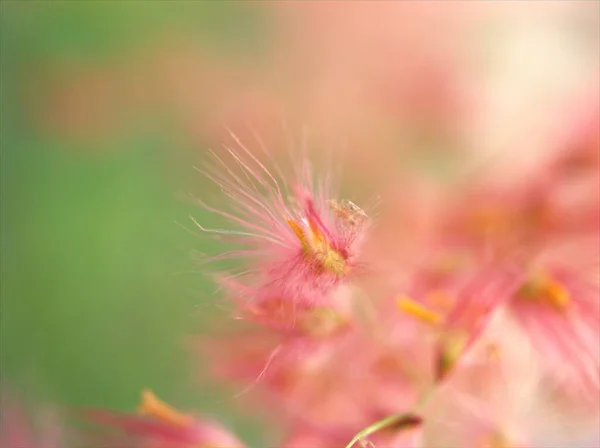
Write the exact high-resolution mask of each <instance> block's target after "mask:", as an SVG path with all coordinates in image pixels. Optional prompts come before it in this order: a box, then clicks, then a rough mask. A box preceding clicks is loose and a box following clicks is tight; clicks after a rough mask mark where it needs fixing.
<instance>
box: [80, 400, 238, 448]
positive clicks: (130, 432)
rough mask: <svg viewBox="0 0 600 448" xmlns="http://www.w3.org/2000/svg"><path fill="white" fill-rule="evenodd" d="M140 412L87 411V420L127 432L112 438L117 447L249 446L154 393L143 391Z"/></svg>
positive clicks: (188, 447) (214, 424)
mask: <svg viewBox="0 0 600 448" xmlns="http://www.w3.org/2000/svg"><path fill="white" fill-rule="evenodd" d="M138 411H139V413H140V415H139V416H135V415H128V414H118V413H114V412H107V411H99V410H93V411H88V412H87V417H88V418H89V419H90V420H92V421H94V422H96V423H100V424H102V425H105V426H107V427H113V428H117V429H119V430H121V431H122V432H123V433H124V434H123V435H116V436H114V437H113V438H112V439H110V440H112V442H110V443H114V444H115V446H123V444H124V443H127V444H128V445H127V446H131V447H136V448H195V447H198V446H200V447H219V448H245V444H243V443H242V442H241V441H240V440H239V439H237V438H236V437H235V436H233V435H232V434H231V433H230V432H229V431H228V430H227V429H225V428H224V427H223V426H221V425H220V424H219V423H217V422H214V421H212V420H210V419H206V418H203V417H195V416H193V415H191V414H184V413H182V412H180V411H178V410H177V409H175V408H173V407H172V406H170V405H168V404H167V403H164V402H163V401H161V400H159V399H158V398H157V397H156V396H155V395H154V394H153V393H152V392H151V391H148V390H145V391H144V392H143V394H142V403H141V405H140V407H139V410H138ZM108 446H110V444H109V445H108Z"/></svg>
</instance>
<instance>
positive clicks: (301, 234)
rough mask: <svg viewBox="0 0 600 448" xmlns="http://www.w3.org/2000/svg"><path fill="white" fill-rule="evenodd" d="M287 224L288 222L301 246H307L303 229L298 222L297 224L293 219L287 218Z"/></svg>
mask: <svg viewBox="0 0 600 448" xmlns="http://www.w3.org/2000/svg"><path fill="white" fill-rule="evenodd" d="M287 224H288V226H290V229H292V231H293V232H294V233H295V234H296V238H298V240H300V243H301V244H302V247H304V248H306V247H308V244H307V241H306V235H305V234H304V230H303V229H302V227H300V224H298V223H297V222H296V221H294V220H293V219H288V220H287Z"/></svg>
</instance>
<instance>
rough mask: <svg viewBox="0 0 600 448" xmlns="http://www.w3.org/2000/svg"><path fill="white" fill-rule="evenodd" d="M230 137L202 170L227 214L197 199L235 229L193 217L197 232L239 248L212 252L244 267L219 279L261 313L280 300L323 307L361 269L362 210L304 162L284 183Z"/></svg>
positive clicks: (290, 305) (292, 305)
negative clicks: (225, 202) (229, 143)
mask: <svg viewBox="0 0 600 448" xmlns="http://www.w3.org/2000/svg"><path fill="white" fill-rule="evenodd" d="M231 137H232V139H233V141H234V143H235V144H236V145H237V149H232V148H230V147H229V146H224V149H225V154H224V155H222V156H220V155H217V154H216V153H215V152H213V156H214V160H215V162H216V163H215V165H214V166H212V167H211V168H209V170H208V172H207V173H205V174H206V175H207V176H208V177H209V178H210V179H211V180H212V181H214V182H215V183H216V184H217V185H218V186H219V187H220V189H221V190H222V191H223V193H224V194H225V196H227V197H228V198H229V199H230V200H231V207H232V209H233V211H232V212H228V211H224V210H219V209H215V208H213V207H211V206H209V205H207V204H205V202H204V201H198V202H199V204H200V205H202V206H204V207H205V208H206V209H207V210H209V211H211V212H213V213H216V214H217V215H220V216H222V217H224V218H226V219H227V220H229V221H230V222H231V223H233V224H234V225H235V226H236V227H237V229H234V230H221V229H207V228H205V227H204V226H202V224H200V223H198V222H196V221H194V222H195V223H196V225H197V226H198V227H199V228H200V229H201V230H203V231H207V232H211V233H214V234H216V235H218V236H219V237H220V238H222V239H226V240H229V241H231V242H234V243H236V244H238V245H241V246H242V249H239V250H234V251H232V252H229V253H225V254H222V255H220V256H217V257H216V259H236V260H238V261H239V260H244V263H243V266H242V272H241V273H237V274H236V275H235V276H230V277H226V276H223V277H224V278H222V279H221V282H222V284H224V285H226V286H228V287H229V288H230V289H233V290H234V294H235V293H236V292H235V289H238V291H237V293H238V294H239V295H241V296H244V297H246V298H248V299H249V300H250V301H251V302H254V306H257V307H259V308H261V307H262V308H263V311H264V310H265V309H267V308H269V307H272V306H271V305H270V304H266V305H265V304H262V303H260V302H261V301H263V300H266V301H267V302H269V303H273V301H274V300H275V301H277V300H280V301H281V307H282V308H283V309H294V308H295V307H296V306H299V307H302V306H309V307H311V306H320V305H327V304H328V301H329V299H330V297H331V292H332V291H334V290H335V288H336V287H337V286H339V285H341V284H343V283H344V281H345V280H346V279H347V278H348V276H349V275H350V274H351V273H352V271H353V270H354V269H356V268H357V267H358V266H359V264H358V254H359V246H360V243H361V241H362V239H363V236H364V233H365V230H366V226H367V221H368V218H367V215H366V213H365V212H364V211H363V210H362V209H360V208H359V207H358V206H356V205H355V204H354V203H352V202H351V201H348V200H337V199H334V198H332V196H333V193H332V188H331V179H330V178H326V179H324V180H323V181H321V182H314V181H313V179H312V174H311V169H310V166H309V164H308V161H307V160H304V161H303V162H302V163H301V164H300V166H299V167H296V168H297V170H296V171H297V172H296V176H295V177H296V180H295V181H294V183H293V184H292V185H291V186H290V185H289V183H288V182H287V181H286V177H285V176H284V174H283V172H282V170H281V169H280V168H279V167H278V166H275V167H274V168H273V170H272V171H271V170H269V169H268V168H267V165H266V164H265V163H263V162H261V161H260V160H259V158H258V157H257V156H255V155H254V154H253V153H252V152H251V151H250V150H249V149H248V148H247V147H246V146H244V145H243V144H242V142H241V141H240V140H239V139H238V138H237V137H236V136H235V135H233V134H231ZM257 141H258V142H259V144H260V146H261V148H262V150H263V151H264V152H266V149H265V148H264V145H262V142H261V141H260V139H258V137H257ZM226 157H228V158H229V161H226V160H225V158H226ZM290 192H291V193H290ZM233 278H235V281H232V279H233Z"/></svg>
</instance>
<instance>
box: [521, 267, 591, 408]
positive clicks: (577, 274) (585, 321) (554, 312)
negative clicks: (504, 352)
mask: <svg viewBox="0 0 600 448" xmlns="http://www.w3.org/2000/svg"><path fill="white" fill-rule="evenodd" d="M583 273H584V271H583V270H582V269H577V268H575V266H573V265H572V263H570V265H569V266H567V265H565V263H564V262H563V263H553V264H546V265H545V266H543V267H541V266H538V267H534V268H532V270H531V273H530V274H529V275H528V277H527V278H526V280H525V281H524V282H523V283H522V285H521V287H520V289H519V290H518V291H517V292H516V293H515V294H514V297H513V299H512V300H511V302H510V309H511V311H512V313H513V315H514V316H515V318H516V319H517V321H518V322H519V323H520V325H521V326H522V328H523V329H524V330H525V332H526V334H527V335H528V336H529V337H530V338H531V341H532V343H533V344H534V346H535V347H536V349H537V351H538V356H539V357H540V362H541V363H542V364H543V365H544V367H545V368H546V372H547V373H548V375H549V376H550V377H551V378H553V380H554V381H555V382H556V383H557V384H559V385H560V386H561V388H562V389H564V390H565V391H567V392H569V394H571V395H572V394H577V395H578V396H579V398H580V399H581V398H583V399H585V400H592V401H593V402H596V403H598V402H599V399H598V394H599V392H600V298H599V297H600V289H599V286H598V282H597V281H596V282H594V281H593V280H591V279H589V278H587V277H586V276H585V275H583Z"/></svg>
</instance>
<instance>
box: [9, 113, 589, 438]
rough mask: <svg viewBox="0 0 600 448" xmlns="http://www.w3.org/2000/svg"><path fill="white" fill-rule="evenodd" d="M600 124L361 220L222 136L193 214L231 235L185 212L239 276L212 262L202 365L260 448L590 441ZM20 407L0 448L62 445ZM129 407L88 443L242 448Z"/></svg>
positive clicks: (309, 182)
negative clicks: (231, 388) (212, 218)
mask: <svg viewBox="0 0 600 448" xmlns="http://www.w3.org/2000/svg"><path fill="white" fill-rule="evenodd" d="M597 113H598V111H597V110H595V111H594V113H592V114H591V116H592V119H591V120H590V119H585V120H581V123H583V124H582V125H581V126H580V127H578V128H577V132H574V133H572V134H570V135H569V138H565V139H564V141H563V145H562V147H561V150H560V151H557V152H556V153H555V154H554V155H553V156H552V157H549V158H548V159H547V161H545V162H543V163H540V164H539V166H538V168H537V170H536V171H535V172H533V173H532V172H529V173H528V175H527V176H520V175H515V176H512V177H510V178H509V179H507V178H506V177H503V176H500V177H501V181H498V179H497V178H496V176H495V175H493V174H491V173H490V172H489V171H487V170H485V169H483V170H482V171H481V172H479V173H476V174H471V175H469V176H465V177H464V178H463V179H461V180H460V181H458V182H457V181H448V180H439V179H437V180H435V181H433V182H432V181H431V180H430V179H422V178H420V176H419V175H413V176H412V177H407V178H406V180H405V182H404V183H403V188H402V189H401V190H400V191H398V190H396V189H391V191H388V192H383V193H382V194H381V196H380V199H379V201H378V202H374V201H372V203H369V204H367V205H366V206H365V205H357V204H356V203H355V202H354V201H351V200H349V199H345V198H344V197H341V198H340V197H339V196H338V193H337V190H336V188H335V187H334V185H335V181H336V179H334V178H333V175H331V174H330V172H331V170H330V169H328V168H324V169H323V171H324V172H325V173H328V174H326V175H325V176H321V177H319V176H316V175H315V171H316V170H314V169H313V168H312V167H311V165H310V163H309V160H308V156H307V151H302V155H301V160H300V162H298V163H294V164H292V167H293V170H291V171H290V172H288V171H287V170H286V167H285V166H282V165H281V164H278V163H277V162H276V160H275V157H274V155H273V154H270V153H269V151H268V149H267V148H266V147H265V145H263V144H262V141H261V140H260V138H259V137H258V136H256V140H255V141H256V143H257V144H256V145H254V146H256V148H254V149H250V147H249V145H248V144H246V143H244V142H243V141H241V140H240V139H239V138H238V137H237V136H236V135H235V134H233V133H231V134H230V142H229V143H227V144H225V145H223V150H222V151H221V152H213V153H212V155H213V162H214V163H213V164H212V165H211V166H208V167H207V168H206V169H205V170H203V172H204V174H205V175H206V176H207V177H208V178H209V179H211V180H212V181H213V182H214V183H215V184H216V185H218V187H219V188H220V190H221V192H222V194H223V195H224V197H225V198H226V199H227V204H228V205H227V206H225V207H223V208H216V207H214V206H212V205H210V204H208V203H206V202H205V201H204V200H203V199H200V200H199V201H198V202H199V204H200V205H201V206H202V207H204V208H205V209H207V210H208V211H210V212H213V213H214V214H216V215H217V217H220V218H223V220H225V221H227V222H228V225H226V226H224V227H223V228H209V227H207V226H206V225H205V224H203V223H202V222H199V221H198V220H196V219H194V218H192V219H193V222H194V223H195V224H196V226H197V227H198V228H199V229H200V230H201V231H202V232H203V233H207V234H211V235H213V236H215V237H216V238H218V239H219V240H221V241H223V242H225V243H227V244H229V245H232V246H233V249H232V250H230V251H227V252H223V253H221V254H219V255H217V256H215V257H213V258H211V259H210V260H209V261H210V262H211V263H216V264H213V266H217V265H218V262H220V261H223V260H227V261H228V262H230V264H233V265H234V267H231V268H229V269H227V270H225V269H223V270H220V269H218V268H213V271H215V270H216V272H215V273H214V277H215V281H216V282H217V284H218V285H219V287H220V291H221V293H222V294H221V295H222V296H223V299H224V300H225V301H226V303H227V304H229V305H230V307H229V313H230V316H229V321H228V322H223V321H219V327H220V328H221V329H222V330H220V331H218V332H216V334H214V335H211V337H209V338H207V337H202V338H201V339H200V342H199V343H196V344H195V345H194V347H195V348H196V349H197V350H195V354H196V355H198V354H200V356H202V357H203V358H202V359H204V360H208V361H209V362H210V364H211V366H212V373H213V374H214V375H215V377H216V378H218V379H219V380H220V381H223V382H225V383H229V384H236V385H240V386H242V387H244V392H247V393H244V394H241V395H240V397H238V398H240V402H239V403H240V408H242V409H247V407H248V404H250V406H251V409H252V410H253V412H260V413H263V414H264V415H266V416H267V418H268V419H269V422H270V425H269V427H270V428H272V429H273V431H272V433H273V438H275V437H277V438H278V439H277V440H275V439H273V441H272V443H273V446H280V447H282V448H294V447H295V448H319V447H321V448H330V447H352V446H359V447H363V448H411V447H414V448H417V447H422V448H436V447H439V448H445V447H461V448H462V447H467V448H470V447H472V448H483V447H488V448H516V447H528V448H539V447H548V448H551V447H557V446H579V447H592V446H598V444H599V443H600V435H599V434H600V427H599V422H600V295H599V285H600V279H599V272H598V261H599V260H598V255H599V254H598V244H599V242H600V234H599V229H600V191H599V189H598V188H597V187H598V185H599V182H600V169H599V168H600V167H599V148H598V146H599V139H598V135H599V133H598V131H599V129H598V124H599V121H598V116H597ZM586 117H587V118H589V116H588V115H586ZM423 177H425V176H423ZM357 202H358V201H357ZM242 399H243V400H242ZM4 404H5V403H3V406H4ZM15 409H16V408H14V407H13V408H12V409H9V410H8V412H3V421H2V424H3V427H6V428H8V430H6V429H3V431H2V439H1V440H0V444H1V446H2V447H12V446H20V445H23V444H25V445H23V446H35V447H38V446H39V447H51V448H53V447H55V446H62V445H61V444H60V442H56V441H55V440H56V437H58V436H60V431H52V432H51V434H50V436H48V437H49V438H48V440H49V441H42V442H40V443H38V444H37V445H36V444H35V443H36V442H25V441H26V440H29V439H28V438H31V435H30V434H29V432H28V429H27V427H26V425H25V424H24V421H25V420H24V419H23V418H20V417H19V415H18V414H19V413H20V411H18V412H16V413H15V411H14V410H15ZM138 411H139V412H138V415H128V414H118V413H113V412H105V411H91V412H88V413H86V415H87V418H88V419H91V420H92V421H94V422H95V423H99V424H101V425H103V426H105V427H106V428H109V429H110V431H108V432H107V433H101V434H95V435H94V436H93V437H95V438H97V439H94V440H98V441H101V442H102V445H101V446H107V447H111V446H112V447H120V446H131V447H144V448H192V447H194V448H197V447H203V448H208V447H210V448H217V447H219V448H242V447H244V446H246V445H245V444H244V443H243V442H242V441H241V439H240V438H238V437H237V436H234V435H233V434H231V433H230V432H229V431H228V430H227V429H226V428H225V427H223V426H222V425H221V424H219V423H218V422H216V421H214V420H212V419H209V418H208V417H206V416H202V415H196V414H194V413H186V412H182V411H179V410H177V409H176V408H174V407H172V406H170V405H168V404H167V403H165V402H163V401H161V400H160V399H159V398H157V397H156V396H155V395H154V394H153V393H152V392H151V391H144V392H143V394H142V403H141V405H140V407H139V409H138ZM7 425H8V426H7ZM32 440H33V439H32ZM15 444H16V445H15ZM27 444H29V445H27Z"/></svg>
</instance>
